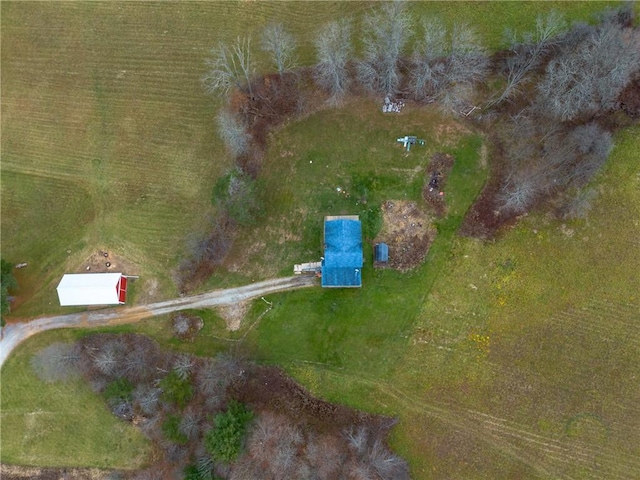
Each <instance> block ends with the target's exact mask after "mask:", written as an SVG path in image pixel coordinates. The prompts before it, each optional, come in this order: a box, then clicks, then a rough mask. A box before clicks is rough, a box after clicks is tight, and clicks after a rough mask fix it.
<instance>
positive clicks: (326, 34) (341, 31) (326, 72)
mask: <svg viewBox="0 0 640 480" xmlns="http://www.w3.org/2000/svg"><path fill="white" fill-rule="evenodd" d="M315 45H316V52H317V56H318V63H317V65H316V67H315V79H316V82H317V83H318V85H320V87H322V88H324V89H325V90H327V91H328V92H329V94H330V102H331V103H334V104H336V103H339V102H340V101H341V100H342V98H343V97H344V96H345V95H346V93H347V91H348V90H349V71H348V68H347V67H348V63H349V59H350V58H351V55H352V53H353V52H352V50H353V49H352V45H351V23H350V22H349V21H347V20H344V19H343V20H340V21H335V22H330V23H328V24H327V25H325V26H324V28H323V29H322V30H320V32H319V33H318V36H317V37H316V40H315Z"/></svg>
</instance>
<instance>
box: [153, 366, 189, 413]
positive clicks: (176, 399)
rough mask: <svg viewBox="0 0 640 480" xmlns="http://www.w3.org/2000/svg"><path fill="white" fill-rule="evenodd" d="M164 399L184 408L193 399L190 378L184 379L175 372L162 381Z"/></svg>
mask: <svg viewBox="0 0 640 480" xmlns="http://www.w3.org/2000/svg"><path fill="white" fill-rule="evenodd" d="M160 388H161V389H162V398H163V399H164V400H166V401H167V402H169V403H174V404H176V405H178V406H179V407H180V408H184V407H185V406H186V405H187V402H188V401H189V400H191V397H193V387H192V386H191V382H189V379H188V378H185V379H182V378H180V375H179V374H178V372H176V371H175V370H172V371H171V373H169V375H167V376H166V377H164V378H163V379H162V380H160Z"/></svg>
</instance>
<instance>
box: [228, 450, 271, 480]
mask: <svg viewBox="0 0 640 480" xmlns="http://www.w3.org/2000/svg"><path fill="white" fill-rule="evenodd" d="M261 478H265V472H264V470H263V469H262V468H261V466H260V465H259V464H258V463H257V462H255V461H254V460H253V459H252V458H251V457H248V456H246V455H244V456H242V457H240V459H239V460H238V461H237V462H236V464H235V465H234V467H233V470H232V471H231V475H230V476H229V480H247V479H261Z"/></svg>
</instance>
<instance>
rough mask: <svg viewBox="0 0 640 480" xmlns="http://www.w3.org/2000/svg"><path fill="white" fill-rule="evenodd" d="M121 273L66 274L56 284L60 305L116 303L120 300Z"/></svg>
mask: <svg viewBox="0 0 640 480" xmlns="http://www.w3.org/2000/svg"><path fill="white" fill-rule="evenodd" d="M122 279H123V277H122V274H121V273H78V274H66V275H64V276H63V277H62V280H60V283H59V284H58V289H57V290H58V298H59V299H60V305H62V306H72V305H117V304H119V303H124V302H123V301H122V302H121V300H120V298H121V295H120V290H121V287H122V285H121V283H124V288H125V289H126V278H125V279H124V282H121V280H122Z"/></svg>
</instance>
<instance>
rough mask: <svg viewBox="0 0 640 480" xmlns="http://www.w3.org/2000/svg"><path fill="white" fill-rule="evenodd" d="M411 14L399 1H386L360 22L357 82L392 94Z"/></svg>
mask: <svg viewBox="0 0 640 480" xmlns="http://www.w3.org/2000/svg"><path fill="white" fill-rule="evenodd" d="M411 33H412V26H411V16H410V15H409V13H408V12H407V11H406V9H405V4H404V3H403V2H400V1H395V2H391V3H385V4H383V6H382V7H381V8H380V9H379V10H378V11H377V12H374V13H372V14H370V15H368V16H366V17H365V19H364V22H363V38H362V43H363V47H364V56H363V58H362V59H361V60H360V61H358V63H357V70H358V78H359V80H360V83H361V84H362V85H363V86H364V87H365V88H366V89H367V90H369V91H371V92H375V93H379V94H382V95H387V96H392V95H395V94H396V93H397V92H398V88H399V86H400V80H401V78H400V72H399V69H398V66H399V61H400V56H401V55H402V53H403V49H404V47H405V45H406V44H407V41H408V39H409V37H411Z"/></svg>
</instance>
